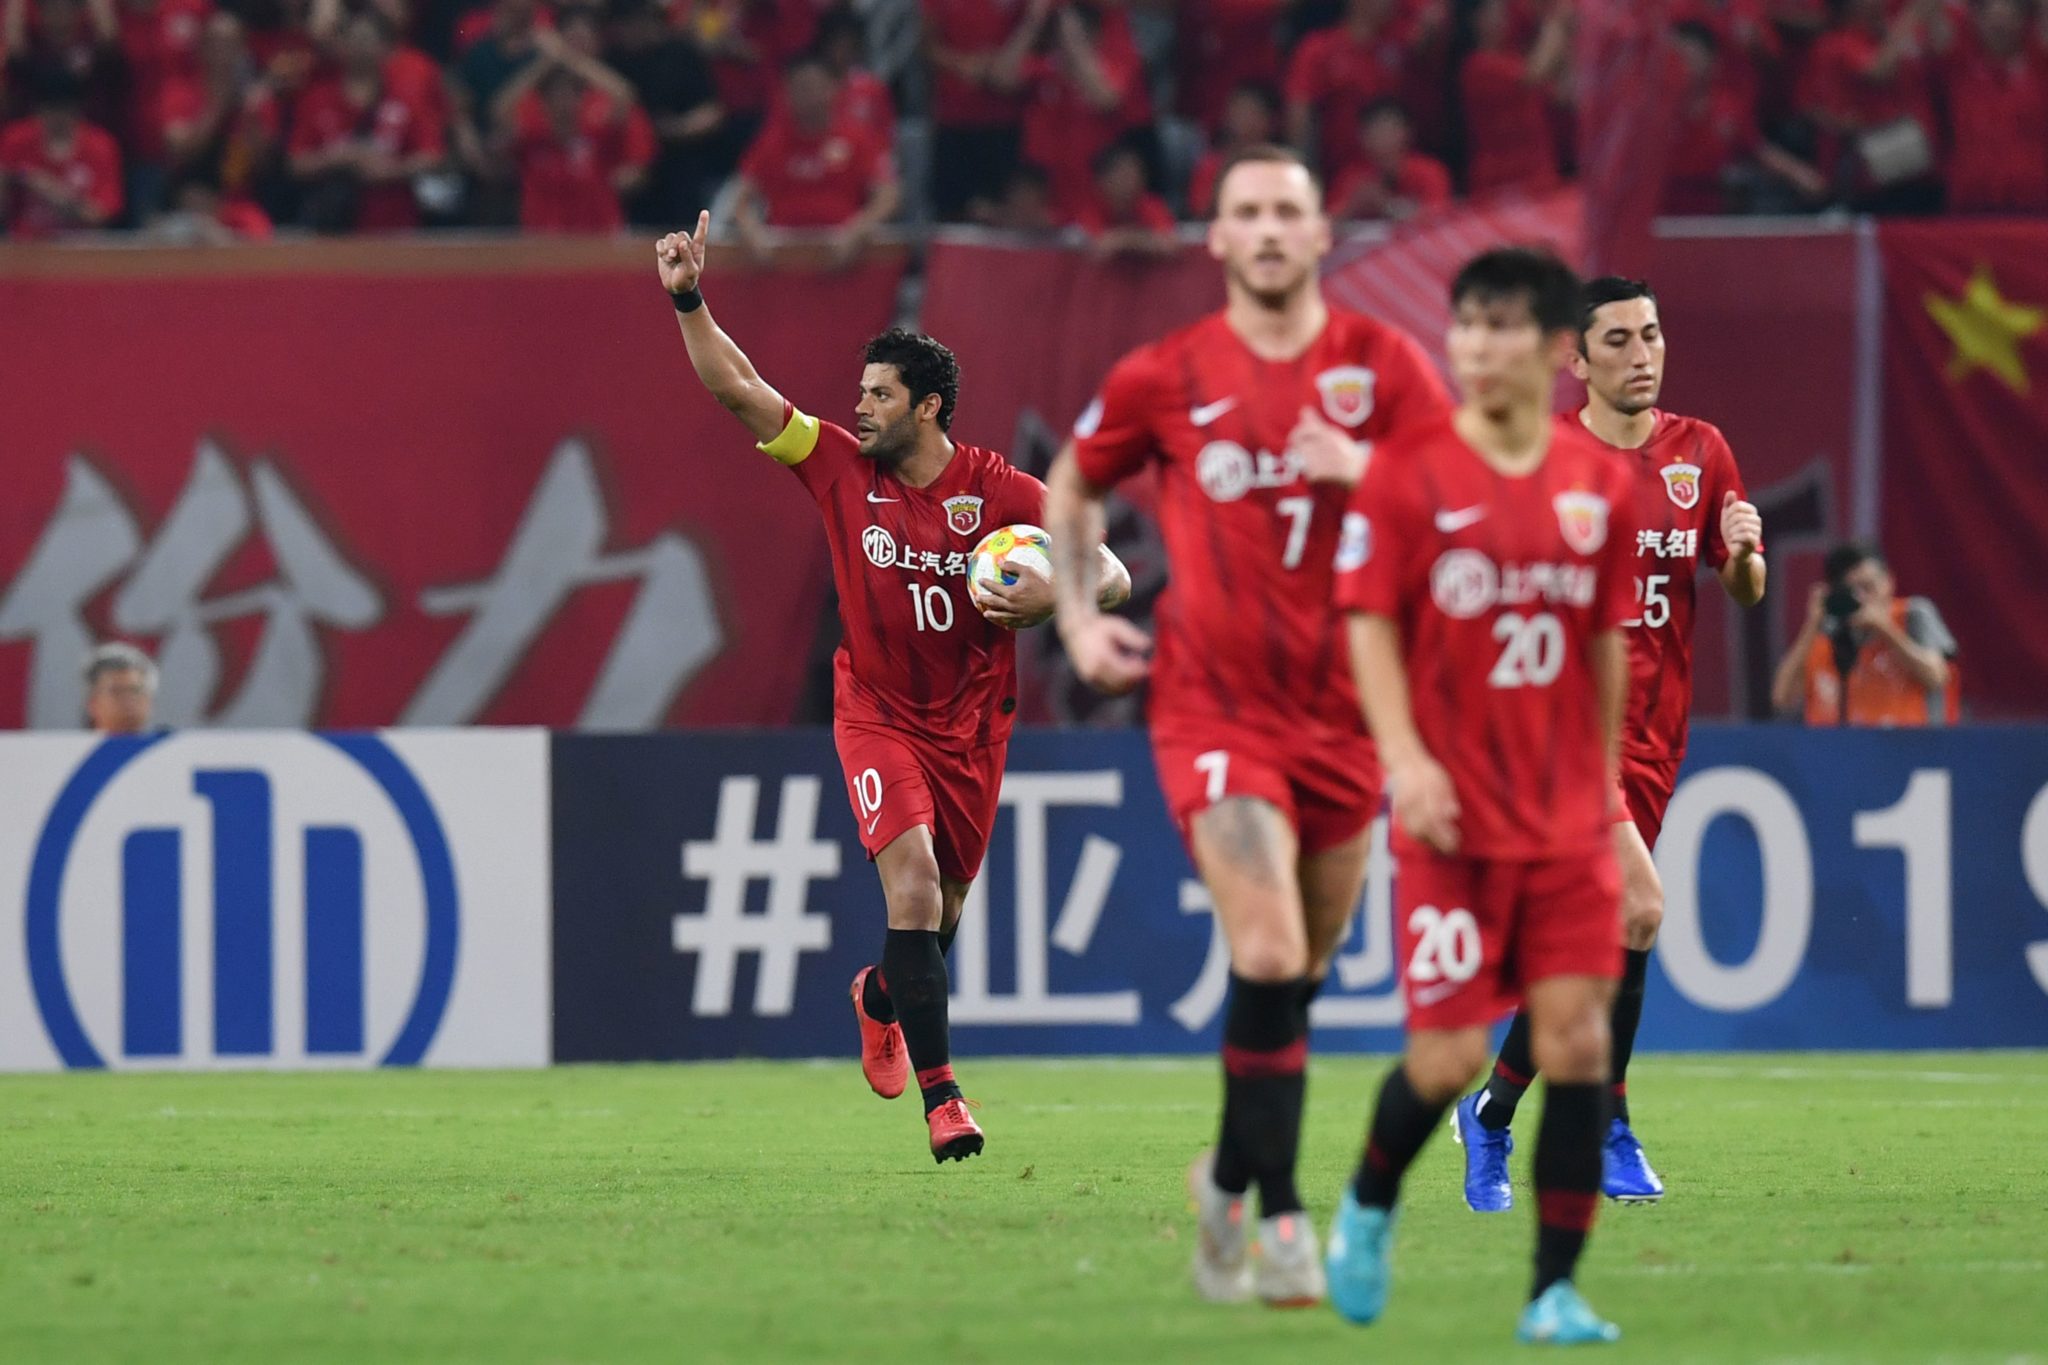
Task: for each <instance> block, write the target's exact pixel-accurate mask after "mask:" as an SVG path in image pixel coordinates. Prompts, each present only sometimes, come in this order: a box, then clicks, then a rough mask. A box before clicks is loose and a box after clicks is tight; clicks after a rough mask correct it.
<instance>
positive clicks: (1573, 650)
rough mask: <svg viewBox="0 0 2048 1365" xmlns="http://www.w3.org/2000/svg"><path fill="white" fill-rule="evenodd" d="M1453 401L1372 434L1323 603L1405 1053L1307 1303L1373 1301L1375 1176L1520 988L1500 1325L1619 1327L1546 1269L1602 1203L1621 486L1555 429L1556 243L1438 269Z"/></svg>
mask: <svg viewBox="0 0 2048 1365" xmlns="http://www.w3.org/2000/svg"><path fill="white" fill-rule="evenodd" d="M1451 304H1452V320H1451V328H1450V333H1449V336H1448V338H1447V350H1448V353H1449V356H1450V361H1451V368H1452V371H1453V373H1454V375H1455V377H1456V379H1457V382H1458V387H1459V389H1460V390H1461V391H1462V393H1463V401H1462V402H1461V404H1460V405H1459V407H1458V409H1457V411H1456V413H1455V414H1454V415H1453V416H1451V417H1449V418H1447V419H1445V420H1443V421H1440V422H1436V423H1433V424H1432V425H1431V426H1429V427H1427V428H1425V429H1422V430H1417V431H1411V432H1408V433H1404V434H1403V435H1401V436H1398V437H1396V438H1395V439H1394V440H1393V441H1391V442H1388V443H1386V444H1384V445H1382V446H1381V447H1380V449H1379V451H1378V453H1377V454H1376V455H1375V456H1374V457H1373V463H1372V468H1371V470H1370V471H1369V472H1368V474H1367V475H1366V478H1365V482H1364V484H1363V485H1362V486H1361V488H1360V489H1359V493H1358V497H1357V499H1356V501H1355V508H1356V510H1357V512H1358V515H1359V516H1360V518H1361V524H1360V527H1359V532H1360V534H1359V538H1358V540H1357V542H1356V549H1355V550H1354V551H1353V552H1352V553H1351V554H1350V555H1349V556H1347V557H1346V559H1345V562H1344V564H1343V565H1342V566H1341V572H1340V580H1341V581H1340V582H1339V585H1338V601H1339V603H1340V605H1341V606H1342V607H1344V608H1345V609H1346V610H1347V611H1348V612H1350V613H1351V618H1350V634H1351V642H1352V653H1353V659H1354V662H1355V666H1356V668H1357V672H1358V691H1359V695H1360V697H1361V698H1362V699H1363V702H1364V706H1365V713H1366V716H1367V719H1368V720H1369V721H1370V722H1371V725H1372V733H1373V735H1374V737H1375V738H1376V739H1377V740H1378V742H1379V748H1380V754H1381V757H1382V759H1383V760H1384V761H1385V763H1386V766H1387V781H1388V785H1389V787H1390V788H1391V789H1392V792H1393V800H1394V853H1395V858H1396V865H1397V871H1396V875H1395V879H1394V888H1395V901H1394V920H1395V925H1396V927H1397V929H1398V931H1399V937H1400V947H1399V952H1400V956H1399V959H1398V960H1399V961H1400V962H1402V963H1403V964H1405V967H1404V973H1403V985H1404V988H1405V993H1406V996H1407V1003H1408V1046H1407V1050H1406V1053H1405V1055H1404V1056H1403V1058H1402V1061H1401V1063H1400V1065H1398V1066H1396V1067H1395V1068H1394V1070H1393V1071H1392V1073H1391V1074H1389V1075H1388V1077H1387V1079H1386V1082H1385V1084H1384V1085H1382V1086H1381V1088H1380V1092H1379V1099H1378V1102H1377V1105H1376V1107H1375V1109H1374V1112H1373V1117H1372V1126H1371V1130H1370V1132H1369V1135H1368V1138H1367V1142H1366V1147H1365V1153H1364V1156H1363V1157H1362V1159H1361V1160H1360V1162H1359V1166H1358V1170H1357V1174H1356V1175H1355V1177H1354V1178H1353V1180H1352V1182H1351V1183H1350V1184H1349V1185H1348V1186H1347V1187H1346V1188H1345V1190H1344V1194H1343V1197H1342V1200H1341V1202H1340V1203H1339V1206H1338V1211H1337V1218H1336V1222H1335V1224H1334V1226H1333V1227H1332V1230H1331V1234H1330V1258H1329V1275H1330V1301H1331V1302H1332V1303H1333V1304H1334V1305H1335V1306H1336V1308H1337V1311H1338V1312H1339V1313H1341V1314H1343V1316H1345V1317H1346V1318H1349V1319H1350V1320H1351V1321H1353V1322H1360V1323H1368V1322H1372V1321H1373V1320H1375V1319H1376V1318H1378V1317H1379V1315H1380V1313H1381V1311H1382V1310H1383V1309H1384V1307H1385V1305H1386V1297H1387V1277H1388V1253H1389V1250H1390V1243H1391V1242H1392V1238H1393V1232H1394V1224H1395V1219H1396V1207H1395V1204H1396V1198H1397V1196H1398V1195H1399V1193H1400V1188H1401V1177H1402V1176H1403V1174H1405V1173H1406V1171H1407V1170H1408V1167H1409V1165H1410V1163H1411V1162H1413V1161H1414V1160H1415V1157H1416V1154H1417V1153H1418V1152H1420V1151H1421V1150H1422V1147H1423V1144H1424V1143H1426V1142H1427V1141H1428V1140H1429V1137H1430V1134H1431V1133H1432V1132H1434V1131H1435V1129H1436V1125H1437V1122H1438V1120H1440V1119H1441V1118H1442V1117H1443V1116H1444V1111H1445V1110H1447V1109H1449V1108H1450V1106H1451V1104H1452V1102H1453V1101H1454V1100H1456V1099H1457V1097H1458V1093H1459V1091H1460V1090H1462V1089H1463V1088H1464V1087H1465V1085H1466V1084H1467V1083H1469V1082H1470V1081H1471V1079H1472V1078H1473V1077H1474V1076H1475V1075H1477V1074H1478V1073H1479V1069H1480V1068H1481V1067H1482V1066H1483V1065H1485V1062H1486V1053H1487V1030H1488V1029H1489V1027H1490V1026H1491V1025H1492V1023H1493V1021H1494V1020H1495V1019H1497V1018H1498V1017H1499V1016H1500V1014H1501V1013H1502V1012H1503V1011H1504V1010H1505V1009H1507V1008H1511V1007H1513V1006H1514V1005H1515V1004H1516V1003H1517V1002H1518V1001H1520V1002H1523V1003H1525V1005H1526V1008H1527V1011H1528V1015H1529V1030H1530V1034H1531V1039H1532V1042H1533V1045H1534V1049H1535V1052H1536V1056H1537V1059H1538V1061H1539V1062H1540V1063H1541V1064H1542V1067H1543V1070H1544V1073H1545V1075H1546V1076H1547V1077H1548V1078H1549V1092H1548V1097H1547V1099H1546V1101H1545V1103H1544V1106H1543V1124H1542V1128H1541V1130H1540V1132H1539V1133H1538V1136H1537V1140H1536V1200H1537V1205H1538V1208H1539V1213H1538V1219H1537V1239H1536V1281H1535V1288H1534V1290H1533V1291H1532V1293H1531V1295H1530V1302H1529V1305H1528V1307H1527V1308H1526V1309H1525V1310H1524V1312H1523V1314H1522V1320H1521V1326H1520V1329H1519V1331H1518V1333H1517V1335H1518V1336H1519V1337H1520V1338H1521V1339H1522V1340H1524V1341H1545V1342H1578V1341H1611V1340H1613V1339H1615V1338H1616V1337H1618V1336H1619V1335H1620V1333H1619V1330H1618V1329H1617V1328H1615V1327H1614V1326H1613V1324H1611V1323H1607V1322H1604V1321H1602V1320H1601V1319H1600V1318H1599V1317H1598V1316H1597V1315H1596V1314H1595V1313H1594V1312H1593V1311H1592V1309H1591V1308H1590V1307H1588V1306H1587V1304H1586V1302H1585V1300H1583V1299H1582V1298H1580V1297H1579V1294H1578V1291H1577V1290H1576V1289H1575V1288H1573V1286H1572V1279H1571V1277H1572V1271H1573V1268H1574V1266H1575V1265H1576V1264H1577V1262H1578V1259H1579V1253H1580V1251H1581V1250H1582V1249H1583V1248H1584V1246H1585V1242H1586V1237H1587V1234H1588V1233H1589V1232H1590V1231H1591V1228H1592V1225H1593V1214H1594V1210H1595V1207H1596V1206H1597V1204H1598V1202H1599V1197H1600V1135H1601V1133H1602V1131H1603V1130H1604V1129H1605V1128H1606V1125H1607V1104H1608V1088H1607V1068H1608V1061H1609V1058H1608V1033H1607V1020H1608V1014H1609V1012H1610V1010H1611V1009H1612V1006H1613V1001H1614V982H1615V978H1616V977H1617V976H1619V975H1620V971H1621V935H1620V932H1619V931H1620V903H1621V879H1620V873H1619V871H1618V869H1617V868H1616V865H1615V858H1614V840H1613V837H1612V835H1611V834H1610V833H1609V825H1610V824H1611V823H1612V822H1613V819H1614V815H1615V812H1614V809H1613V802H1614V784H1615V763H1616V750H1617V746H1618V739H1619V735H1620V729H1621V717H1622V709H1623V706H1624V704H1625V701H1626V697H1627V689H1628V644H1627V641H1626V638H1625V636H1624V635H1623V631H1622V627H1623V623H1624V622H1626V621H1627V620H1628V618H1629V617H1630V615H1631V614H1632V613H1633V611H1634V603H1633V582H1632V578H1631V573H1630V563H1631V560H1632V559H1633V556H1634V549H1635V542H1636V535H1635V529H1636V528H1635V520H1634V510H1633V505H1632V499H1633V479H1632V474H1631V471H1630V470H1628V469H1627V468H1626V467H1625V466H1624V465H1623V464H1622V462H1621V460H1620V459H1619V458H1617V457H1616V456H1615V455H1613V454H1612V453H1611V452H1609V451H1606V450H1604V449H1602V448H1601V447H1600V446H1599V444H1598V443H1597V442H1595V441H1593V440H1592V439H1591V438H1590V437H1588V436H1586V435H1584V434H1583V433H1581V432H1578V431H1575V430H1572V429H1570V428H1568V427H1566V426H1565V425H1564V424H1563V423H1560V422H1555V421H1553V420H1552V418H1551V413H1550V394H1551V387H1552V384H1553V383H1554V381H1555V380H1556V378H1557V371H1558V370H1559V368H1561V367H1562V366H1563V364H1564V363H1565V357H1566V353H1567V352H1568V351H1569V349H1570V347H1571V343H1572V338H1573V334H1574V331H1575V328H1576V326H1577V323H1578V318H1579V313H1578V305H1579V284H1578V280H1577V279H1576V278H1574V276H1573V275H1572V273H1571V271H1570V270H1569V269H1567V268H1566V267H1565V266H1564V265H1563V264H1562V263H1560V262H1559V261H1558V260H1557V259H1556V258H1555V257H1553V256H1550V255H1547V254H1544V253H1541V252H1535V251H1529V250H1524V249H1519V248H1508V249H1501V250H1496V251H1489V252H1487V253H1485V254H1484V255H1481V256H1478V257H1475V258H1474V259H1473V260H1472V261H1470V262H1468V263H1467V264H1466V266H1465V267H1464V269H1463V270H1461V271H1460V272H1459V274H1458V277H1457V279H1456V281H1455V282H1454V283H1453V284H1452V287H1451Z"/></svg>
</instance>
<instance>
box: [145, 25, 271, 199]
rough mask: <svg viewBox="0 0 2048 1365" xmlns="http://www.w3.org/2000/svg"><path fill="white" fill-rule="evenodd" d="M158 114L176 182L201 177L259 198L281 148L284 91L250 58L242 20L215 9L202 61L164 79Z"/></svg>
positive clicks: (226, 190) (226, 195)
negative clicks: (183, 73)
mask: <svg viewBox="0 0 2048 1365" xmlns="http://www.w3.org/2000/svg"><path fill="white" fill-rule="evenodd" d="M157 120H158V122H159V124H160V125H161V126H162V128H163V135H164V147H165V151H166V154H167V156H168V159H169V163H170V173H171V178H172V180H173V181H174V182H182V181H188V180H194V179H197V180H201V181H203V182H205V183H206V184H207V185H208V186H210V187H211V190H212V191H213V193H215V194H217V195H218V196H219V197H220V198H222V199H223V200H225V201H226V202H228V203H230V204H232V203H239V202H245V201H253V200H254V199H255V198H256V197H257V195H258V194H259V193H260V191H261V188H262V187H263V185H264V184H265V182H266V181H267V180H268V179H269V178H270V176H271V174H272V172H273V170H274V168H275V165H276V160H277V154H278V150H279V142H278V137H279V120H278V107H277V97H276V96H275V94H274V93H273V92H272V91H271V88H270V84H269V82H268V81H266V80H264V79H263V78H262V77H261V76H258V75H257V74H256V71H255V67H254V65H253V64H252V63H251V61H250V57H249V44H248V40H247V36H246V34H245V33H244V31H243V29H242V21H241V20H239V19H237V18H235V16H234V15H232V14H227V13H216V14H215V15H213V16H212V17H211V18H210V19H208V20H207V21H206V28H205V31H204V33H203V34H202V35H201V37H200V40H199V67H198V70H197V72H196V73H194V74H193V75H191V76H182V77H174V78H172V79H171V80H168V81H166V82H165V84H164V89H163V98H162V104H161V107H160V109H159V111H158V114H157Z"/></svg>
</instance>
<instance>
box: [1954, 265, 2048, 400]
mask: <svg viewBox="0 0 2048 1365" xmlns="http://www.w3.org/2000/svg"><path fill="white" fill-rule="evenodd" d="M1926 304H1927V311H1928V313H1929V314H1930V315H1931V316H1932V317H1933V318H1934V320H1935V322H1936V323H1938V324H1940V326H1941V330H1942V331H1944V332H1947V333H1948V339H1949V340H1950V341H1952V342H1954V343H1955V348H1956V353H1955V356H1954V358H1952V359H1951V360H1950V361H1949V362H1948V377H1949V378H1950V379H1951V380H1959V379H1961V378H1962V377H1963V376H1964V375H1967V374H1968V373H1970V371H1972V370H1980V369H1981V370H1989V371H1991V373H1993V374H1995V375H1997V376H1998V377H1999V378H2000V379H2001V380H2003V381H2005V386H2006V387H2007V388H2009V389H2011V390H2012V391H2013V392H2014V393H2017V394H2020V395H2022V396H2024V395H2025V394H2026V392H2027V390H2028V387H2029V385H2028V380H2027V367H2026V364H2025V362H2023V361H2022V360H2021V359H2020V343H2021V342H2022V341H2025V340H2026V339H2027V338H2029V337H2031V336H2033V335H2034V334H2035V333H2036V332H2039V331H2040V330H2041V326H2042V323H2043V321H2044V320H2048V314H2044V313H2043V311H2042V310H2041V309H2039V308H2029V307H2027V306H2026V305H2025V304H2020V303H2013V302H2011V301H2010V300H2008V299H2007V298H2005V297H2004V296H2003V295H2002V294H2000V293H1999V292H1998V281H1997V280H1995V279H1993V278H1992V277H1991V267H1990V266H1988V265H1980V266H1978V267H1977V272H1976V273H1975V274H1974V275H1972V276H1970V283H1969V284H1968V285H1967V286H1965V287H1964V289H1963V294H1962V297H1961V298H1955V299H1951V298H1947V297H1945V296H1943V295H1941V294H1936V293H1932V292H1930V293H1929V294H1928V295H1927V296H1926Z"/></svg>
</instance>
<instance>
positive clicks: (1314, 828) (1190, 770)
mask: <svg viewBox="0 0 2048 1365" xmlns="http://www.w3.org/2000/svg"><path fill="white" fill-rule="evenodd" d="M1152 761H1153V763H1154V764H1156V765H1157V766H1158V769H1159V790H1160V791H1161V793H1163V794H1164V795H1165V797H1166V810H1167V813H1168V814H1170V815H1171V816H1172V817H1173V823H1174V824H1175V825H1176V826H1178V827H1179V829H1180V837H1181V839H1182V840H1183V841H1186V840H1187V839H1188V837H1189V836H1188V830H1189V825H1190V822H1192V821H1193V820H1194V818H1195V816H1197V815H1199V814H1201V813H1202V812H1203V811H1205V810H1207V809H1208V808H1209V807H1211V806H1213V805H1215V804H1216V803H1217V802H1218V801H1221V800H1224V799H1225V798H1227V797H1232V796H1255V797H1258V798H1259V799H1261V800H1263V801H1270V802H1272V803H1273V804H1274V805H1276V806H1278V807H1279V808H1280V812H1281V814H1283V815H1285V816H1286V817H1287V820H1288V823H1289V824H1291V825H1293V826H1294V832H1295V835H1296V837H1297V838H1299V839H1300V841H1301V851H1302V852H1303V853H1321V852H1323V851H1324V850H1325V849H1331V848H1335V847H1336V846H1337V845H1339V844H1341V843H1343V842H1345V841H1346V840H1348V839H1351V838H1353V837H1355V836H1356V835H1358V834H1359V833H1361V832H1362V831H1363V830H1365V829H1366V828H1367V827H1368V826H1370V825H1371V824H1372V822H1373V817H1374V816H1376V815H1378V814H1379V809H1380V761H1379V754H1378V752H1377V751H1376V750H1375V749H1374V748H1373V746H1372V741H1371V740H1369V739H1367V738H1366V737H1365V736H1363V735H1357V736H1351V735H1341V736H1338V737H1337V738H1335V739H1331V738H1327V737H1316V738H1314V739H1304V740H1296V741H1293V742H1283V741H1281V740H1279V739H1277V738H1275V737H1274V736H1272V735H1268V734H1266V733H1264V732H1263V731H1259V730H1254V729H1251V728H1249V727H1246V726H1235V725H1231V724H1230V723H1229V722H1227V721H1219V720H1206V719H1205V720H1187V721H1167V722H1163V723H1162V722H1160V721H1154V722H1153V725H1152Z"/></svg>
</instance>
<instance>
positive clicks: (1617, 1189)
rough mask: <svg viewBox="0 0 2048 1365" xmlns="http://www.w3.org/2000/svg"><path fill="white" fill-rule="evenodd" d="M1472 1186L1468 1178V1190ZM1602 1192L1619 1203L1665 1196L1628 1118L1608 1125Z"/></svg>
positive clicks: (1646, 1201) (1653, 1200) (1648, 1201)
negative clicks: (1631, 1128) (1631, 1129)
mask: <svg viewBox="0 0 2048 1365" xmlns="http://www.w3.org/2000/svg"><path fill="white" fill-rule="evenodd" d="M1467 1169H1468V1170H1469V1169H1470V1165H1469V1163H1468V1165H1467ZM1471 1186H1472V1181H1471V1178H1470V1177H1469V1176H1468V1177H1466V1181H1465V1187H1466V1189H1467V1190H1470V1189H1471ZM1600 1190H1601V1192H1602V1193H1603V1194H1605V1195H1606V1196H1607V1197H1608V1198H1609V1199H1612V1200H1614V1201H1615V1202H1616V1203H1619V1204H1654V1203H1656V1202H1657V1201H1658V1200H1659V1199H1662V1198H1663V1197H1664V1182H1663V1181H1662V1180H1660V1179H1658V1178H1657V1173H1656V1172H1655V1171H1653V1170H1651V1169H1650V1162H1649V1158H1647V1157H1645V1156H1644V1155H1643V1144H1642V1143H1640V1142H1637V1141H1636V1135H1635V1134H1634V1133H1633V1132H1631V1131H1630V1129H1629V1126H1628V1120H1626V1119H1615V1120H1614V1121H1613V1122H1612V1123H1610V1124H1608V1125H1607V1141H1606V1142H1604V1143H1602V1144H1601V1146H1600ZM1466 1197H1467V1198H1470V1197H1471V1196H1470V1195H1469V1194H1468V1195H1467V1196H1466ZM1475 1207H1476V1206H1475Z"/></svg>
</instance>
